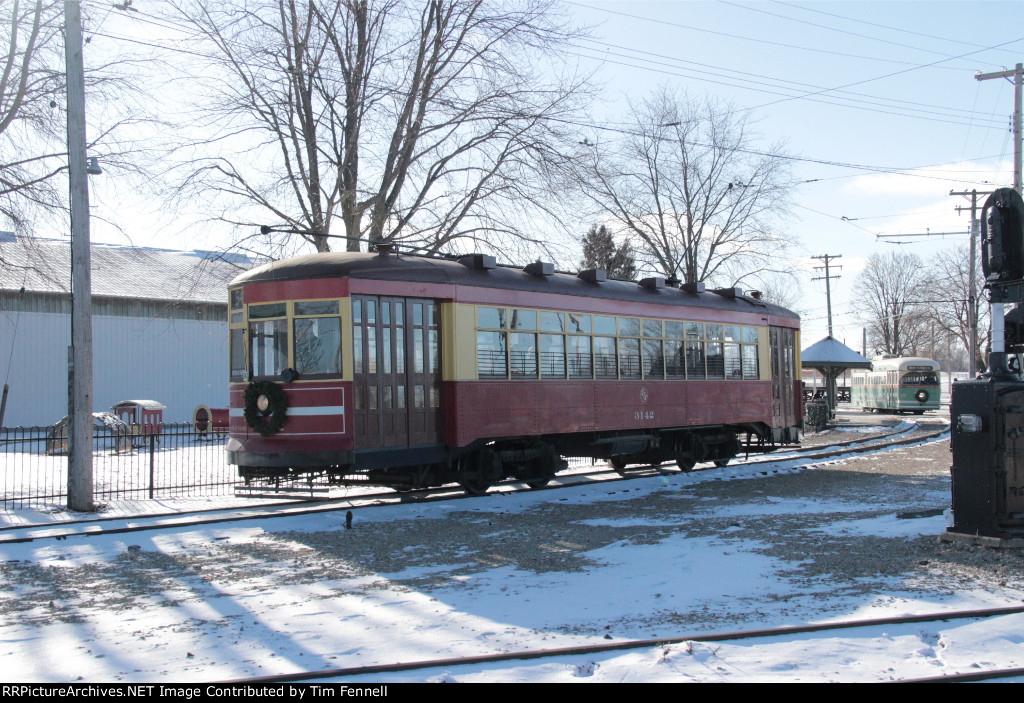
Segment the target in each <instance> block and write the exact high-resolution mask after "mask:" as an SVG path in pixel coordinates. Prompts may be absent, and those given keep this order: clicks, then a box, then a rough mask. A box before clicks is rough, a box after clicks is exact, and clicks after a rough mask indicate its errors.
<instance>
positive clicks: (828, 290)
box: [811, 254, 843, 337]
mask: <svg viewBox="0 0 1024 703" xmlns="http://www.w3.org/2000/svg"><path fill="white" fill-rule="evenodd" d="M842 256H843V255H842V254H822V255H821V256H812V257H811V258H812V259H820V260H821V261H824V262H825V265H824V266H815V267H814V270H815V271H821V270H822V269H824V270H825V275H824V276H819V277H818V278H812V279H811V280H812V281H820V280H822V279H824V281H825V304H826V305H827V306H828V336H829V337H831V336H832V286H831V279H833V278H842V276H833V275H831V274H830V273H829V262H831V261H832V260H833V259H840V258H842ZM838 268H839V269H842V268H843V267H842V266H839V267H838Z"/></svg>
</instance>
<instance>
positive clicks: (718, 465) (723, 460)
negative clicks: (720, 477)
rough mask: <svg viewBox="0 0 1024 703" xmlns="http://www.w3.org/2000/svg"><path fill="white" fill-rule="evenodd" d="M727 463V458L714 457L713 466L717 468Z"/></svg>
mask: <svg viewBox="0 0 1024 703" xmlns="http://www.w3.org/2000/svg"><path fill="white" fill-rule="evenodd" d="M728 465H729V460H728V459H715V466H717V467H718V468H722V467H723V466H728Z"/></svg>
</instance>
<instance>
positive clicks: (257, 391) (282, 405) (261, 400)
mask: <svg viewBox="0 0 1024 703" xmlns="http://www.w3.org/2000/svg"><path fill="white" fill-rule="evenodd" d="M287 414H288V398H287V397H285V394H284V391H283V390H281V387H280V386H278V385H277V384H276V383H272V382H271V381H253V382H252V383H250V384H249V387H248V388H246V389H245V424H247V425H249V427H251V428H253V429H254V430H256V431H257V432H259V433H260V434H261V435H263V436H264V437H266V436H267V435H272V434H275V433H277V432H280V431H281V428H282V427H284V421H285V419H286V417H287Z"/></svg>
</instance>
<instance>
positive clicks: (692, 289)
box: [679, 281, 704, 294]
mask: <svg viewBox="0 0 1024 703" xmlns="http://www.w3.org/2000/svg"><path fill="white" fill-rule="evenodd" d="M679 290H681V291H683V292H684V293H693V294H697V293H703V292H704V283H703V281H701V282H699V283H683V284H682V285H680V286H679Z"/></svg>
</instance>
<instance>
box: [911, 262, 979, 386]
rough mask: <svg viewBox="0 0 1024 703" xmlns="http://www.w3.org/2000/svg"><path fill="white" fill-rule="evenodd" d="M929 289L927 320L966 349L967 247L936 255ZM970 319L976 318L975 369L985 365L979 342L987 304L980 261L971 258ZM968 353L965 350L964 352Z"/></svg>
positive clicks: (968, 320)
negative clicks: (972, 267) (971, 304)
mask: <svg viewBox="0 0 1024 703" xmlns="http://www.w3.org/2000/svg"><path fill="white" fill-rule="evenodd" d="M927 278H928V280H929V285H928V289H929V292H928V293H927V294H925V297H926V298H927V301H926V308H927V311H928V318H929V320H930V321H931V322H932V323H933V324H935V325H936V326H937V327H938V329H939V330H941V331H942V332H943V333H944V334H945V335H949V336H952V337H953V338H955V339H956V340H957V341H958V343H959V344H961V345H962V347H963V349H964V350H965V351H968V350H969V349H970V339H971V328H970V318H969V298H970V249H969V247H967V246H966V245H964V246H961V247H956V248H952V249H947V250H946V251H942V252H939V253H938V254H936V255H935V256H934V257H933V258H932V259H931V261H930V262H929V266H928V273H927ZM974 281H975V291H974V319H976V320H977V321H978V323H977V329H978V341H979V344H978V350H977V358H976V360H977V364H978V368H979V369H981V370H984V369H985V368H987V364H986V363H985V359H984V356H985V355H984V354H983V353H981V352H982V346H983V344H982V342H983V341H984V340H985V339H987V338H988V337H989V336H990V334H991V332H990V329H989V328H990V317H989V306H988V305H987V304H985V296H984V291H983V287H984V284H985V279H984V276H983V275H982V272H981V261H980V259H979V260H978V261H975V272H974ZM968 353H969V351H968Z"/></svg>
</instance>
